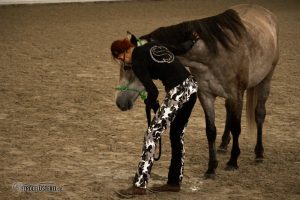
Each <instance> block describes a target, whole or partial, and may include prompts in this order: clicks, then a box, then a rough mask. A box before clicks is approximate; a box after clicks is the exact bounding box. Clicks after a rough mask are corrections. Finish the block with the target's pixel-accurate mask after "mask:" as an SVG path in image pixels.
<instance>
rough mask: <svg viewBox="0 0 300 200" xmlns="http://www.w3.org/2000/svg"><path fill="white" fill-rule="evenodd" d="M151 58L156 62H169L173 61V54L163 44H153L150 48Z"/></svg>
mask: <svg viewBox="0 0 300 200" xmlns="http://www.w3.org/2000/svg"><path fill="white" fill-rule="evenodd" d="M150 56H151V58H152V59H153V60H154V61H155V62H157V63H171V62H173V61H174V58H175V56H174V54H173V53H172V52H171V51H169V49H167V48H166V47H164V46H156V45H155V46H153V47H151V49H150Z"/></svg>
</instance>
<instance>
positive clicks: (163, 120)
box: [133, 76, 198, 188]
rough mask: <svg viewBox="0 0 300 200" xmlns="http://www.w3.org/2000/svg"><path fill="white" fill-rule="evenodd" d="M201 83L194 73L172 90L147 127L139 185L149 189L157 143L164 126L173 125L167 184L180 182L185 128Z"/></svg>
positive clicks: (136, 182)
mask: <svg viewBox="0 0 300 200" xmlns="http://www.w3.org/2000/svg"><path fill="white" fill-rule="evenodd" d="M197 89H198V86H197V83H196V81H195V80H194V78H193V77H192V76H190V77H188V78H187V79H186V80H185V81H184V82H183V83H182V84H180V85H178V86H176V87H174V88H173V89H171V90H170V91H169V92H168V93H167V95H166V97H165V99H164V101H163V103H162V104H161V106H160V108H159V109H158V111H157V113H156V115H155V117H154V118H153V120H152V121H151V124H150V126H149V127H148V129H147V131H146V134H145V138H144V145H143V153H142V159H141V161H140V162H139V165H138V170H137V172H136V175H135V177H134V180H133V184H134V185H135V186H136V187H140V188H146V186H147V184H148V181H149V178H150V173H151V168H152V165H153V160H154V153H155V145H156V142H157V141H158V139H159V138H160V137H161V134H162V133H163V132H164V131H165V129H166V128H167V127H169V126H171V129H170V140H171V147H172V159H171V164H170V168H169V174H168V184H171V185H179V184H180V183H181V181H182V177H183V166H184V154H185V152H184V130H185V127H186V125H187V123H188V120H189V117H190V114H191V112H192V109H193V107H194V104H195V102H196V99H197V95H196V92H197Z"/></svg>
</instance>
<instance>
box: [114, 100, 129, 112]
mask: <svg viewBox="0 0 300 200" xmlns="http://www.w3.org/2000/svg"><path fill="white" fill-rule="evenodd" d="M116 104H117V106H118V108H119V109H120V110H122V111H127V110H130V109H131V108H132V107H133V104H132V102H131V101H122V102H120V101H116Z"/></svg>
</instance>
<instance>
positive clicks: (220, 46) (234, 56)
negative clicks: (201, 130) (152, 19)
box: [116, 4, 279, 178]
mask: <svg viewBox="0 0 300 200" xmlns="http://www.w3.org/2000/svg"><path fill="white" fill-rule="evenodd" d="M277 24H278V23H277V19H276V16H275V15H274V14H273V13H271V12H270V11H269V10H267V9H266V8H263V7H261V6H259V5H247V4H242V5H236V6H233V7H230V8H229V9H227V10H226V11H224V12H223V13H220V14H217V15H214V16H210V17H207V18H202V19H196V20H192V21H184V22H181V23H179V24H175V25H170V26H166V27H160V28H157V29H156V30H154V31H152V32H151V33H149V34H146V35H143V36H141V37H140V39H138V41H137V44H136V45H138V44H139V43H145V42H147V41H151V40H154V41H158V42H160V43H162V44H169V45H176V44H180V43H182V42H184V41H186V40H187V38H188V37H189V34H190V33H191V32H192V31H196V32H197V33H198V34H199V36H200V39H199V40H197V42H196V43H195V44H194V46H193V47H192V48H191V49H190V50H189V51H188V52H187V53H185V54H184V55H180V56H177V57H178V58H179V60H180V61H181V62H182V64H184V65H185V66H186V67H188V69H189V70H190V72H191V74H192V75H193V76H194V77H195V79H196V80H197V82H198V91H197V96H198V99H199V101H200V103H201V106H202V108H203V111H204V114H205V122H206V136H207V140H208V146H209V161H208V169H207V171H206V172H205V177H206V178H214V177H215V173H216V172H215V171H216V169H217V166H218V160H217V148H216V145H215V140H216V134H217V132H216V126H215V108H214V102H215V100H216V97H221V98H224V99H225V108H226V124H225V130H224V133H223V136H222V143H221V145H220V147H219V150H221V151H226V149H227V145H228V144H229V141H230V132H231V135H232V149H231V155H230V159H229V161H228V162H227V165H226V168H225V169H226V170H236V169H238V162H237V160H238V157H239V155H240V148H239V135H240V133H241V115H242V108H243V98H244V93H245V92H247V98H246V116H247V121H248V127H249V129H250V131H249V132H253V131H254V129H255V125H256V132H257V142H256V146H255V150H254V151H255V155H256V157H255V160H256V161H257V162H261V161H263V159H264V148H263V142H262V134H263V124H264V120H265V116H266V106H265V104H266V101H267V99H268V96H269V93H270V87H271V79H272V75H273V73H274V70H275V67H276V65H277V63H278V59H279V49H278V25H277ZM131 38H132V36H131ZM119 85H123V86H126V88H127V89H125V90H118V91H116V104H117V106H118V107H119V108H120V109H121V110H123V111H125V110H129V109H131V108H132V107H133V104H134V102H135V101H136V99H137V98H138V96H139V95H140V94H141V91H143V90H144V87H143V85H142V84H141V82H140V81H139V80H138V78H137V77H135V75H134V73H133V72H132V71H131V70H130V67H126V65H125V64H121V66H120V79H119Z"/></svg>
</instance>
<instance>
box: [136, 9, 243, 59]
mask: <svg viewBox="0 0 300 200" xmlns="http://www.w3.org/2000/svg"><path fill="white" fill-rule="evenodd" d="M224 29H227V30H230V31H231V32H232V33H233V35H234V36H235V37H236V38H237V39H239V38H241V36H242V31H244V30H245V27H244V25H243V24H242V22H241V19H240V17H239V16H238V14H237V12H236V11H234V10H232V9H229V10H226V11H225V12H223V13H221V14H219V15H215V16H212V17H207V18H203V19H198V20H193V21H186V22H182V23H180V24H176V25H172V26H167V27H161V28H158V29H156V30H154V31H153V32H151V33H150V34H147V35H144V36H142V37H141V38H142V39H148V40H149V39H153V40H157V41H159V42H162V43H166V44H171V45H176V44H179V43H182V42H184V41H186V40H188V39H189V37H190V35H191V33H192V31H196V32H198V34H199V35H200V37H201V39H202V40H203V41H204V43H205V44H206V46H207V48H208V49H209V51H210V52H212V53H214V54H217V53H218V48H217V42H218V41H219V42H220V43H221V44H222V46H223V47H224V48H225V49H227V50H231V48H230V44H232V41H231V39H230V36H229V35H228V33H226V32H224Z"/></svg>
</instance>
